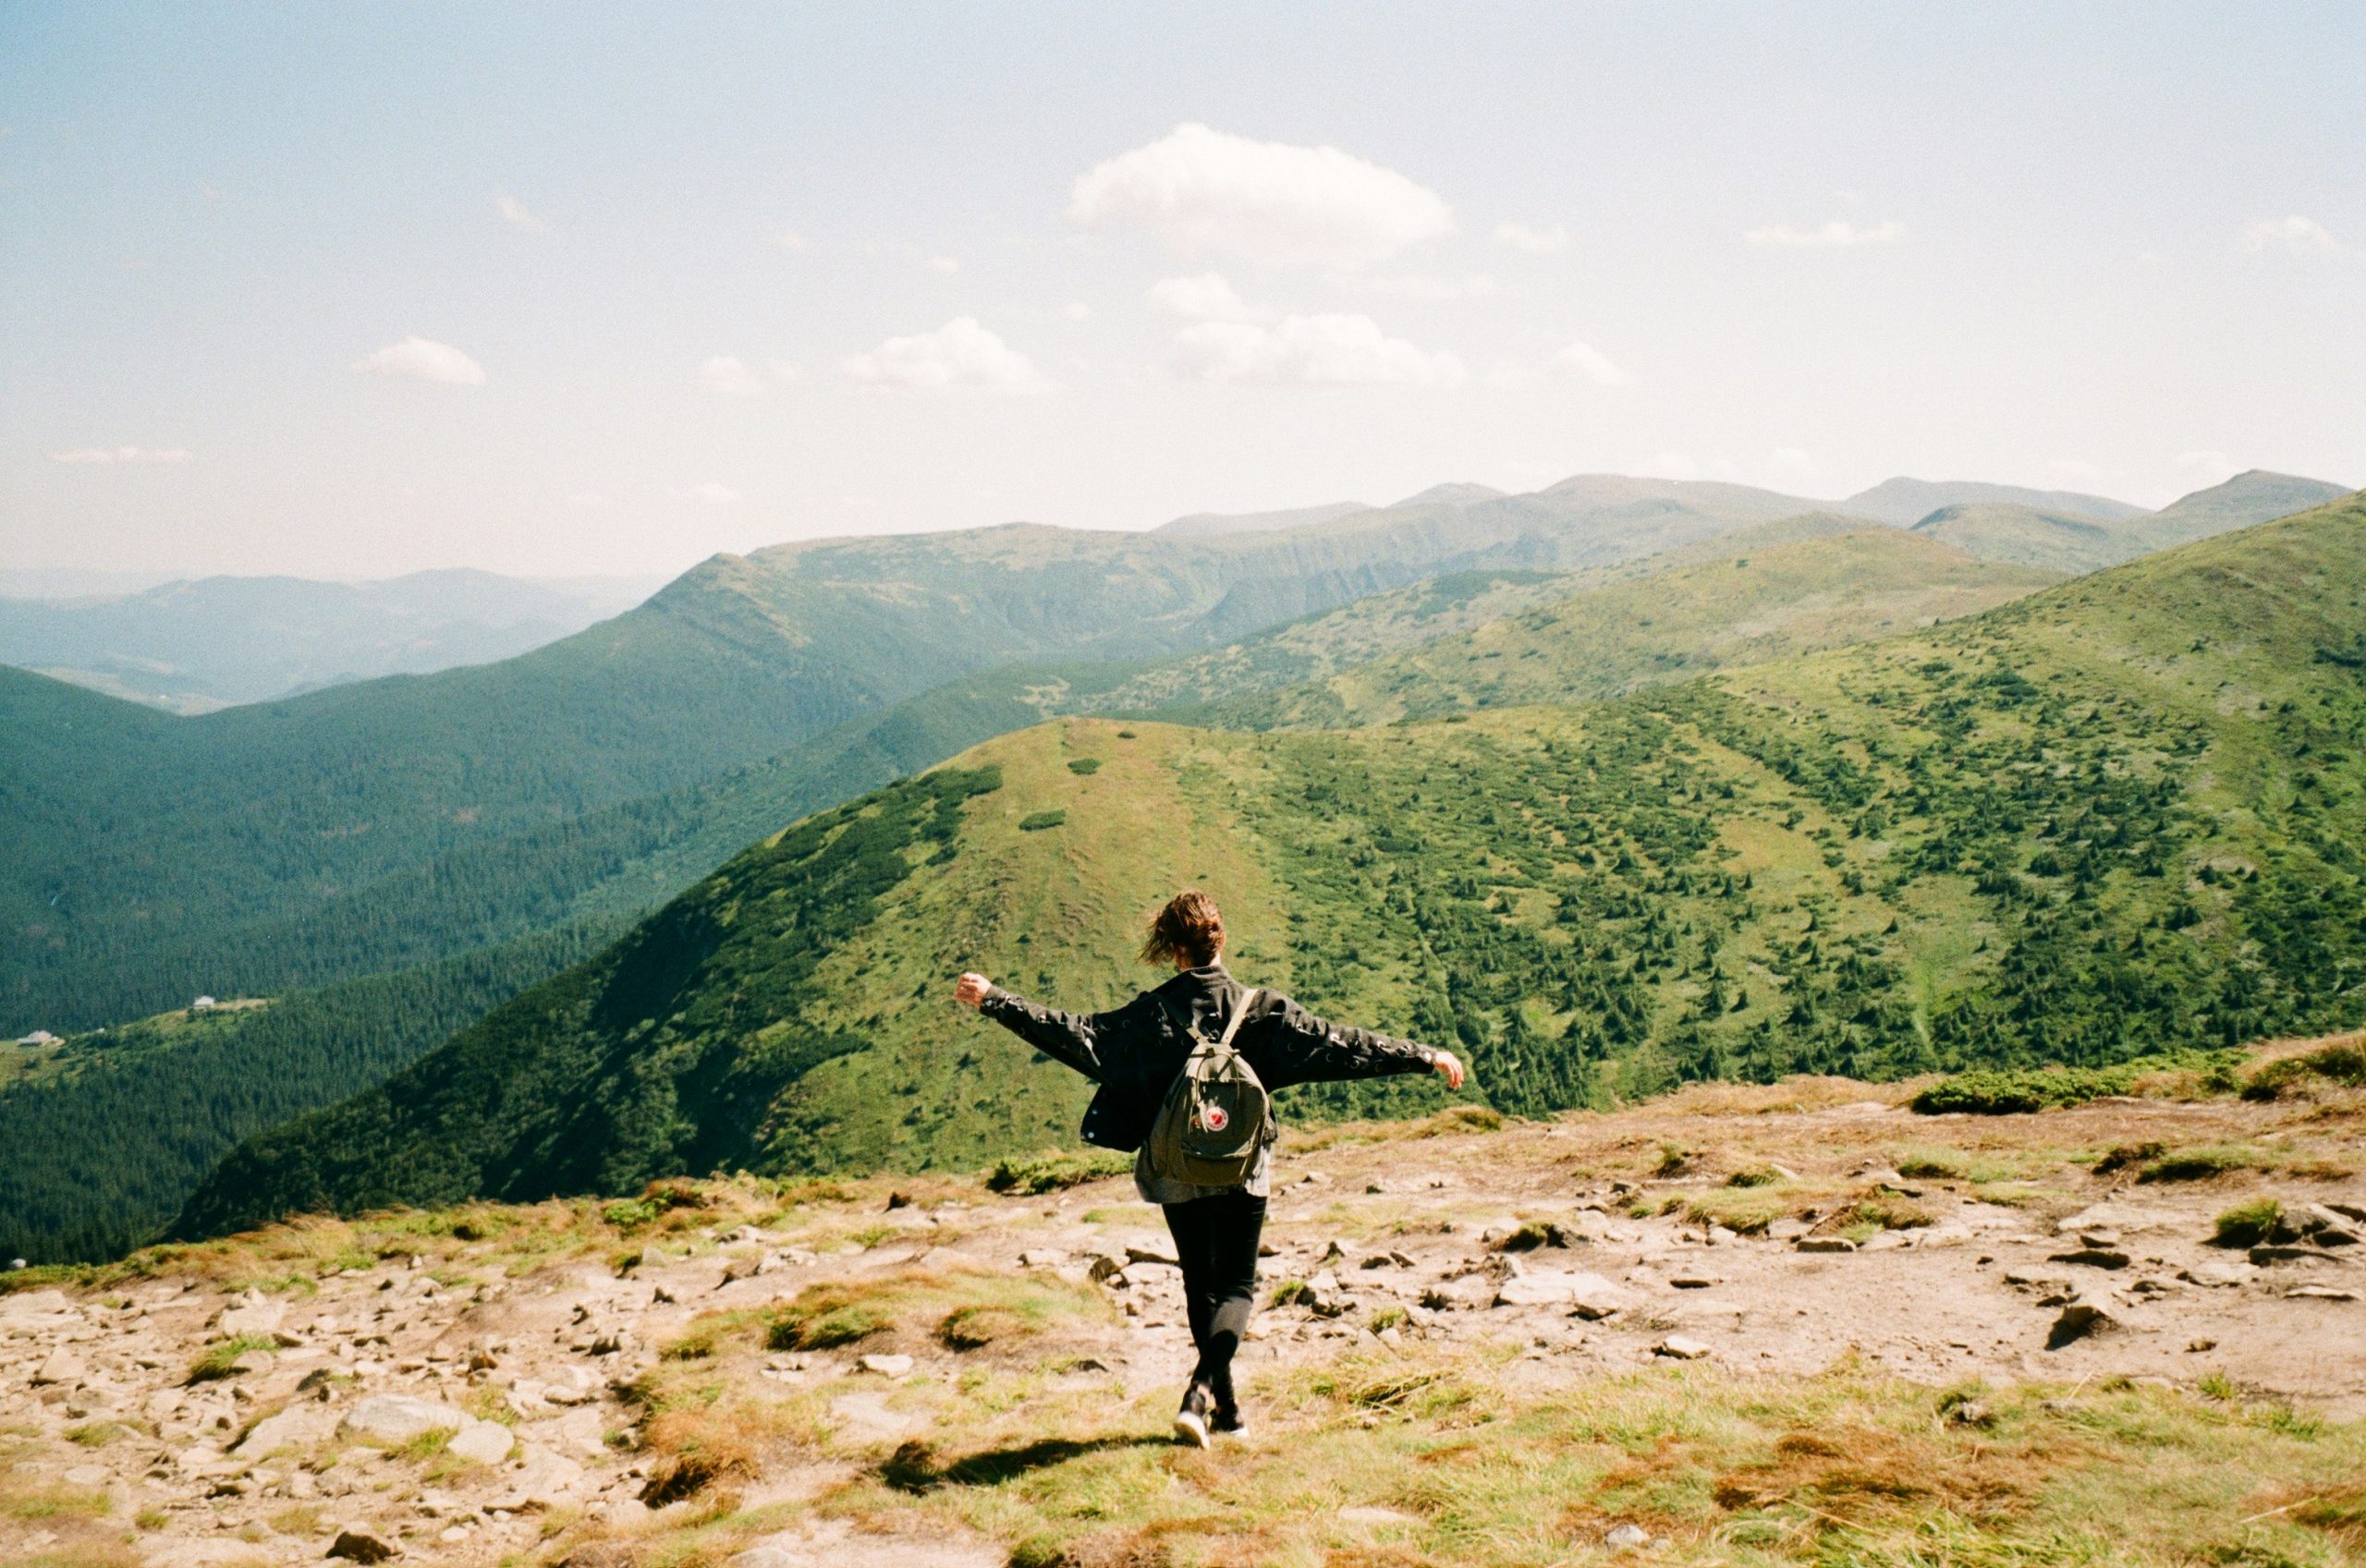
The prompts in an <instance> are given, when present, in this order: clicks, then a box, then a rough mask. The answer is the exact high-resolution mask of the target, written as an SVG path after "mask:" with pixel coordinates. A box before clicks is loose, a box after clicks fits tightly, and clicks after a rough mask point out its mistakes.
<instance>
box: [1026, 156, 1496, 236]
mask: <svg viewBox="0 0 2366 1568" xmlns="http://www.w3.org/2000/svg"><path fill="white" fill-rule="evenodd" d="M1068 216H1069V218H1070V219H1072V220H1073V221H1075V222H1077V223H1079V224H1088V225H1104V224H1123V225H1128V226H1130V227H1133V228H1136V229H1140V230H1141V231H1142V232H1143V233H1145V234H1148V235H1150V236H1152V237H1154V238H1156V239H1158V240H1160V241H1161V242H1163V243H1165V245H1167V246H1169V247H1171V248H1172V249H1175V250H1177V251H1178V252H1180V253H1181V254H1183V255H1186V256H1201V255H1209V254H1220V255H1228V256H1238V257H1240V258H1242V259H1244V260H1246V261H1253V262H1258V263H1260V264H1263V265H1269V266H1286V267H1360V266H1362V265H1364V264H1366V263H1367V262H1371V261H1379V260H1380V259H1381V258H1382V257H1384V256H1388V255H1392V254H1394V253H1395V252H1396V251H1398V250H1401V249H1404V248H1405V247H1407V246H1409V245H1414V244H1418V243H1420V242H1421V241H1422V240H1425V239H1434V238H1436V237H1439V236H1441V235H1444V234H1446V233H1449V232H1451V231H1452V229H1453V227H1454V210H1453V209H1452V208H1450V207H1448V206H1447V205H1446V204H1445V201H1442V200H1441V199H1440V198H1439V197H1438V195H1437V193H1436V192H1434V191H1433V190H1430V189H1428V188H1425V187H1422V186H1420V185H1417V184H1415V183H1414V182H1413V181H1411V180H1409V179H1408V178H1406V177H1405V176H1403V175H1400V174H1398V173H1396V171H1395V170H1394V169H1384V168H1382V167H1381V166H1380V165H1379V164H1373V163H1369V162H1367V161H1365V160H1364V159H1361V158H1359V157H1356V156H1354V155H1353V154H1351V153H1348V152H1341V151H1340V150H1339V149H1337V148H1335V147H1298V146H1293V145H1290V144H1289V143H1287V142H1280V141H1255V140H1250V139H1249V138H1248V137H1245V136H1230V135H1227V134H1226V133H1225V132H1222V131H1216V130H1211V129H1209V128H1207V127H1206V126H1203V125H1183V126H1177V128H1175V129H1174V130H1173V131H1171V132H1170V133H1168V134H1167V135H1165V136H1164V137H1161V138H1160V139H1159V140H1156V141H1153V142H1151V143H1149V144H1148V145H1147V146H1143V147H1137V148H1135V149H1134V150H1133V151H1132V152H1122V153H1119V154H1118V155H1117V156H1116V157H1114V158H1111V159H1108V160H1106V161H1105V162H1104V163H1101V164H1096V165H1095V166H1094V167H1093V168H1092V169H1091V170H1090V171H1088V172H1087V173H1085V174H1083V175H1081V176H1078V178H1077V181H1076V184H1075V186H1074V187H1073V188H1072V189H1071V191H1070V193H1069V201H1068Z"/></svg>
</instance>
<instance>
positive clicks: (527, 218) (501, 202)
mask: <svg viewBox="0 0 2366 1568" xmlns="http://www.w3.org/2000/svg"><path fill="white" fill-rule="evenodd" d="M493 204H494V207H495V208H497V209H498V210H499V211H500V213H501V217H502V221H503V222H504V223H506V224H508V225H509V226H510V227H512V228H522V229H531V230H532V231H533V232H535V233H537V234H539V233H541V232H542V231H543V230H544V229H546V228H548V227H550V226H551V225H548V224H546V223H544V222H543V220H542V219H540V218H538V217H536V216H534V214H533V213H531V212H529V211H527V210H526V203H524V202H523V201H518V198H516V197H515V196H512V195H510V194H509V193H508V192H507V191H499V192H496V193H495V194H494V199H493Z"/></svg>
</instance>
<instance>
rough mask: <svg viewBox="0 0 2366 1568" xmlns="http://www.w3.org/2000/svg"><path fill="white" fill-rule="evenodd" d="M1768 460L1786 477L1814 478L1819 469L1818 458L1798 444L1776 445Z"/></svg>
mask: <svg viewBox="0 0 2366 1568" xmlns="http://www.w3.org/2000/svg"><path fill="white" fill-rule="evenodd" d="M1768 461H1770V462H1772V463H1773V464H1774V471H1775V472H1776V473H1778V474H1781V475H1782V476H1783V477H1784V478H1785V479H1795V480H1804V479H1813V478H1814V477H1815V475H1816V473H1817V471H1818V466H1817V463H1816V460H1815V459H1814V458H1813V457H1811V456H1808V454H1807V452H1806V451H1805V450H1804V449H1802V448H1800V447H1797V446H1778V447H1776V448H1775V449H1774V451H1773V452H1772V453H1770V454H1768Z"/></svg>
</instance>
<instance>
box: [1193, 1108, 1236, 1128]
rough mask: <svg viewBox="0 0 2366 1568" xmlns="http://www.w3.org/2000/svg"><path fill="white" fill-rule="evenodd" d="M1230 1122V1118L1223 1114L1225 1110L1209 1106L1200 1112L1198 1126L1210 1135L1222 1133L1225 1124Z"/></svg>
mask: <svg viewBox="0 0 2366 1568" xmlns="http://www.w3.org/2000/svg"><path fill="white" fill-rule="evenodd" d="M1231 1120H1232V1118H1231V1117H1230V1116H1228V1115H1226V1114H1225V1109H1224V1107H1223V1106H1221V1105H1210V1106H1207V1107H1204V1108H1203V1109H1202V1110H1201V1112H1200V1124H1201V1126H1203V1127H1205V1128H1207V1129H1208V1131H1210V1132H1212V1133H1220V1132H1222V1131H1224V1129H1225V1126H1226V1124H1227V1123H1229V1122H1230V1121H1231Z"/></svg>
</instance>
